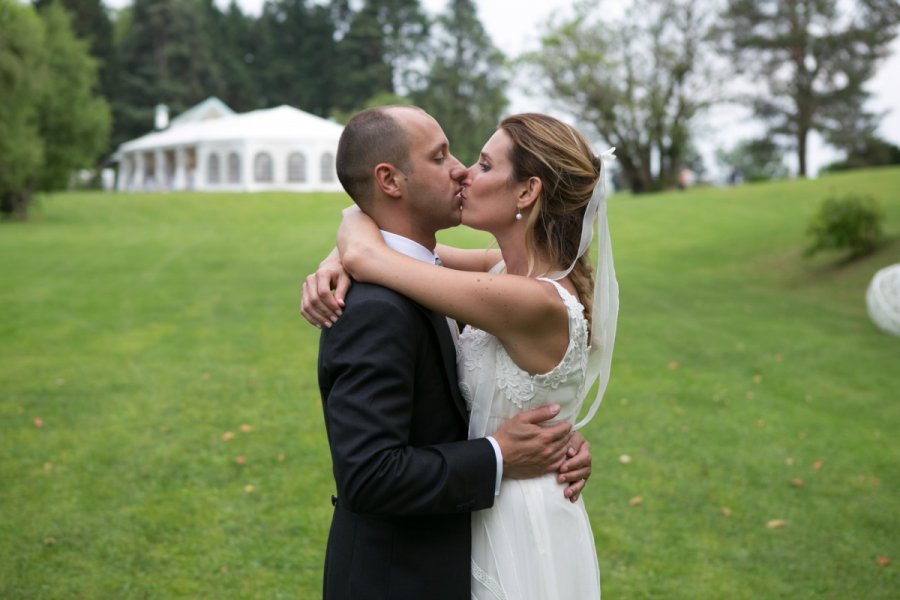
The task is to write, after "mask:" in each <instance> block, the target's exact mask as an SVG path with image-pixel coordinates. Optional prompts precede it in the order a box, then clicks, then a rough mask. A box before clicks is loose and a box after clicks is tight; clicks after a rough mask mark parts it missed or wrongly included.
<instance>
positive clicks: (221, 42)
mask: <svg viewBox="0 0 900 600" xmlns="http://www.w3.org/2000/svg"><path fill="white" fill-rule="evenodd" d="M207 15H208V18H209V21H210V23H211V24H212V27H211V32H210V33H211V43H212V47H213V55H214V56H215V57H216V61H217V63H218V65H219V72H220V73H221V75H222V96H221V100H222V101H223V102H225V104H227V105H228V106H230V107H231V108H233V109H234V110H236V111H238V112H245V111H248V110H254V109H257V108H262V107H263V102H262V96H261V90H260V87H259V77H258V75H257V69H258V68H260V67H264V65H260V64H259V62H258V55H259V51H260V42H259V38H258V35H257V34H258V32H259V28H258V27H257V21H256V19H254V18H253V17H252V16H249V15H245V14H244V13H243V12H242V11H241V8H240V6H238V4H237V2H236V1H235V0H231V2H229V4H228V8H226V9H225V11H224V12H221V11H219V9H218V8H217V7H216V5H215V3H214V2H209V4H208V5H207Z"/></svg>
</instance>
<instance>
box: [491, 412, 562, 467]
mask: <svg viewBox="0 0 900 600" xmlns="http://www.w3.org/2000/svg"><path fill="white" fill-rule="evenodd" d="M558 413H559V405H558V404H550V405H547V406H542V407H540V408H536V409H534V410H529V411H527V412H522V413H519V414H517V415H516V416H514V417H512V418H510V419H508V420H507V421H505V422H504V423H503V424H502V425H501V426H500V428H499V429H498V430H497V431H496V432H495V433H494V435H493V437H494V440H495V441H496V442H497V444H498V445H499V446H500V452H501V454H503V476H504V477H510V478H512V479H529V478H531V477H538V476H540V475H544V474H545V473H551V472H553V471H557V470H558V469H559V468H560V467H561V466H562V464H563V461H564V459H565V458H566V451H567V450H568V448H569V438H570V436H571V433H572V424H571V423H566V422H563V423H556V424H553V425H541V423H543V422H544V421H547V420H548V419H552V418H553V417H555V416H556V415H557V414H558Z"/></svg>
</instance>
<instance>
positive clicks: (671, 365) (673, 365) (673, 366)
mask: <svg viewBox="0 0 900 600" xmlns="http://www.w3.org/2000/svg"><path fill="white" fill-rule="evenodd" d="M678 366H679V365H678V361H674V360H673V361H672V362H670V363H669V368H670V369H671V370H673V371H674V370H675V369H677V368H678Z"/></svg>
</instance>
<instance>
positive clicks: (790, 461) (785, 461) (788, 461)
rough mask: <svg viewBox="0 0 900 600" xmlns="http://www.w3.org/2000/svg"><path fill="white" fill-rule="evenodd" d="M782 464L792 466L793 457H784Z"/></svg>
mask: <svg viewBox="0 0 900 600" xmlns="http://www.w3.org/2000/svg"><path fill="white" fill-rule="evenodd" d="M784 464H786V465H787V466H789V467H792V466H794V459H793V458H786V459H784Z"/></svg>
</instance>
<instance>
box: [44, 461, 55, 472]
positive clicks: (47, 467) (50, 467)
mask: <svg viewBox="0 0 900 600" xmlns="http://www.w3.org/2000/svg"><path fill="white" fill-rule="evenodd" d="M44 470H45V471H52V470H53V463H48V462H46V463H44Z"/></svg>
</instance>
